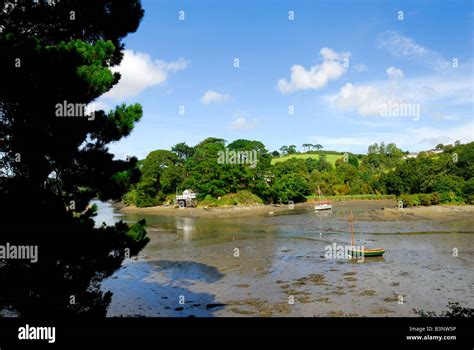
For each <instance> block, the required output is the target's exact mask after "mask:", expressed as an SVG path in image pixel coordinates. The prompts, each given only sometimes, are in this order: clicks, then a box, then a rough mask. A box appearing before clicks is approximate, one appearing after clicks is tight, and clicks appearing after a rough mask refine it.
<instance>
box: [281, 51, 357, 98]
mask: <svg viewBox="0 0 474 350" xmlns="http://www.w3.org/2000/svg"><path fill="white" fill-rule="evenodd" d="M319 54H320V55H321V57H322V58H323V62H322V63H321V64H317V65H314V66H311V67H310V69H309V70H306V68H304V67H303V66H301V65H299V64H295V65H293V66H292V67H291V79H290V81H288V80H286V79H280V80H279V81H278V89H279V90H280V91H281V92H282V93H289V92H293V91H297V90H308V89H320V88H322V87H325V86H326V85H327V84H328V82H329V81H330V80H336V79H339V78H340V77H341V76H342V75H343V74H344V73H345V72H346V71H347V69H346V67H344V65H343V63H344V62H343V61H344V59H346V58H349V57H350V53H346V52H343V53H337V52H335V51H334V50H332V49H330V48H328V47H323V48H322V49H321V50H320V52H319Z"/></svg>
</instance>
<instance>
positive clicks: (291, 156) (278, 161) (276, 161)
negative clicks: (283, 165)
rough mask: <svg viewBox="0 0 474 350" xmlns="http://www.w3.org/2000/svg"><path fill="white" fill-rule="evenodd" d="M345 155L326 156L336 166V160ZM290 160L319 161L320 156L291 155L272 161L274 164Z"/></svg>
mask: <svg viewBox="0 0 474 350" xmlns="http://www.w3.org/2000/svg"><path fill="white" fill-rule="evenodd" d="M342 157H343V155H342V154H326V159H327V161H328V162H329V163H331V164H332V165H334V164H335V163H336V160H338V159H342ZM290 158H300V159H306V158H314V159H318V158H319V155H318V154H306V153H305V154H289V155H287V156H283V157H279V158H273V159H272V164H276V163H280V162H284V161H285V160H288V159H290Z"/></svg>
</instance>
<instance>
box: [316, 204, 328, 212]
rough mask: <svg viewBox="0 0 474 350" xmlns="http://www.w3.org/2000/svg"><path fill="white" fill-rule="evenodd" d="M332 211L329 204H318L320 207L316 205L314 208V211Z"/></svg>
mask: <svg viewBox="0 0 474 350" xmlns="http://www.w3.org/2000/svg"><path fill="white" fill-rule="evenodd" d="M331 209H332V205H331V204H320V205H316V206H315V207H314V210H318V211H319V210H331Z"/></svg>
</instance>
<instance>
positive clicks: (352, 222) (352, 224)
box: [350, 210, 354, 247]
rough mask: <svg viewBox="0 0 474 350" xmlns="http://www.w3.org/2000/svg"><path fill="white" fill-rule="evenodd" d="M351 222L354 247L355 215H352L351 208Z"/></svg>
mask: <svg viewBox="0 0 474 350" xmlns="http://www.w3.org/2000/svg"><path fill="white" fill-rule="evenodd" d="M350 222H351V234H352V247H354V217H353V216H352V210H351V217H350Z"/></svg>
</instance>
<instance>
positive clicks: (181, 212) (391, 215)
mask: <svg viewBox="0 0 474 350" xmlns="http://www.w3.org/2000/svg"><path fill="white" fill-rule="evenodd" d="M357 202H364V203H367V202H378V203H380V202H386V203H387V206H386V207H383V208H381V209H371V210H369V211H368V212H366V213H363V214H359V215H355V219H356V220H363V221H391V220H419V219H434V220H437V221H453V220H458V219H462V218H469V217H474V205H435V206H427V207H413V208H402V209H398V208H396V206H395V203H394V202H393V201H391V200H386V199H378V200H377V199H375V200H366V199H364V200H347V201H338V202H337V205H336V208H337V206H345V205H347V204H349V203H351V204H354V203H357ZM314 204H315V203H314V202H305V203H297V204H295V205H294V210H312V207H313V206H314ZM113 206H114V208H115V209H117V210H119V211H120V212H122V213H126V214H143V215H156V216H176V217H192V218H201V217H202V218H244V217H257V216H274V215H278V214H284V213H285V212H286V213H288V212H290V211H291V210H290V209H289V207H288V205H285V204H267V205H254V206H240V205H236V206H232V207H214V208H185V209H180V208H175V207H173V206H155V207H147V208H137V207H135V206H125V205H124V204H123V203H121V202H118V203H114V204H113Z"/></svg>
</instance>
